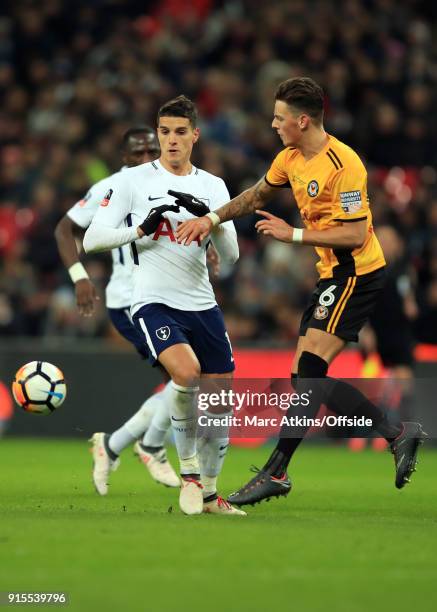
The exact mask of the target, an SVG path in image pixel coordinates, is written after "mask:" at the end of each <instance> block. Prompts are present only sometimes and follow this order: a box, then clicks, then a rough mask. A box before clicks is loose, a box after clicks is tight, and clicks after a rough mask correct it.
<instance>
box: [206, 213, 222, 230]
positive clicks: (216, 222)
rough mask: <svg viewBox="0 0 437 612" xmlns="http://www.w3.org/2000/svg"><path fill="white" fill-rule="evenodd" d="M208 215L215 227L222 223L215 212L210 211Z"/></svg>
mask: <svg viewBox="0 0 437 612" xmlns="http://www.w3.org/2000/svg"><path fill="white" fill-rule="evenodd" d="M206 216H207V217H208V219H211V223H212V226H213V227H216V225H220V217H219V216H218V215H217V214H216V213H215V212H209V213H208V214H207V215H206Z"/></svg>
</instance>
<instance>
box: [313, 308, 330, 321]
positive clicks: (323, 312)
mask: <svg viewBox="0 0 437 612" xmlns="http://www.w3.org/2000/svg"><path fill="white" fill-rule="evenodd" d="M328 314H329V310H328V309H327V308H326V306H321V305H319V306H317V307H316V309H315V310H314V318H315V319H317V320H318V321H322V320H323V319H326V317H327V316H328Z"/></svg>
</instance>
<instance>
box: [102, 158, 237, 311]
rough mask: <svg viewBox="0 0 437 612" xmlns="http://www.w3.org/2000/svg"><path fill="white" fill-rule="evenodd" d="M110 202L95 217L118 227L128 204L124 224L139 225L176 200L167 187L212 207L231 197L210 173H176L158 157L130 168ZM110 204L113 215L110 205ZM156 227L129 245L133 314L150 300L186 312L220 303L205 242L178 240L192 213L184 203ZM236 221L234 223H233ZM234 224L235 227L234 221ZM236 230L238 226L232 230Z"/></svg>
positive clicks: (219, 180) (122, 177)
mask: <svg viewBox="0 0 437 612" xmlns="http://www.w3.org/2000/svg"><path fill="white" fill-rule="evenodd" d="M112 189H113V194H112V198H111V202H110V204H109V206H108V207H107V210H106V211H105V212H103V211H102V214H100V211H99V213H98V218H97V219H96V221H98V222H99V223H100V222H101V223H102V225H105V224H108V221H109V222H110V223H111V225H112V226H113V227H116V224H117V222H118V218H117V211H118V210H119V209H120V208H121V207H123V206H124V207H125V211H126V224H127V225H129V226H133V227H136V226H137V225H139V224H140V223H142V222H143V221H144V219H145V218H146V217H147V215H148V213H149V211H150V210H151V209H152V208H154V207H157V206H162V205H164V204H174V201H175V198H174V197H172V196H169V195H168V194H167V191H168V190H169V189H173V190H175V191H182V192H184V193H190V194H191V195H193V196H195V197H197V198H199V199H202V200H204V201H205V203H206V204H207V205H208V206H209V207H210V209H211V210H214V209H215V208H218V207H220V206H221V205H222V204H223V203H225V202H227V201H228V200H229V193H228V190H227V189H226V186H225V184H224V182H223V181H222V180H221V179H220V178H218V177H216V176H213V175H212V174H209V173H208V172H205V171H203V170H200V169H198V168H194V167H193V170H192V172H191V174H189V175H186V176H177V175H175V174H172V173H170V172H168V171H167V170H165V169H164V168H163V167H162V166H161V164H160V163H159V162H158V161H155V162H150V163H147V164H143V165H142V166H137V167H136V168H130V169H129V170H126V171H125V172H123V175H122V176H119V177H118V178H117V181H116V183H114V187H112ZM111 207H112V209H113V212H114V216H113V215H111V214H108V213H110V211H109V209H110V208H111ZM164 217H165V218H164V219H163V220H162V221H161V222H160V225H159V226H158V228H157V230H156V231H155V232H154V233H153V234H151V235H150V236H147V237H144V238H142V239H139V240H137V241H135V242H134V243H132V244H131V248H132V255H133V260H134V269H135V268H136V269H135V272H134V290H133V294H132V314H134V313H135V312H136V311H137V310H139V309H140V308H141V307H142V306H144V305H146V304H153V303H160V304H166V305H167V306H170V307H172V308H177V309H179V310H187V311H200V310H207V309H209V308H213V307H214V306H215V305H216V304H217V302H216V300H215V296H214V291H213V289H212V286H211V283H210V281H209V276H208V270H207V267H206V248H205V247H206V244H207V243H208V239H207V240H205V241H203V244H200V241H196V242H193V243H192V244H191V245H190V246H185V245H181V244H178V243H177V241H176V237H175V231H176V229H177V226H178V224H179V223H181V222H182V221H185V220H186V219H192V218H193V215H191V214H190V213H188V212H187V211H186V210H185V209H184V208H183V207H181V208H180V212H178V213H177V212H173V211H168V212H165V213H164ZM231 225H232V224H231ZM232 228H233V225H232ZM233 231H235V230H234V228H233Z"/></svg>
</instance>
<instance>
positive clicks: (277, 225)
mask: <svg viewBox="0 0 437 612" xmlns="http://www.w3.org/2000/svg"><path fill="white" fill-rule="evenodd" d="M255 212H256V213H257V214H258V215H262V216H263V217H265V218H264V219H261V221H257V223H256V224H255V227H256V229H257V231H258V233H261V234H265V235H266V236H273V238H276V240H280V241H281V242H293V231H294V228H293V227H291V225H288V223H287V222H286V221H284V219H280V218H279V217H275V215H272V213H269V212H267V211H265V210H256V211H255Z"/></svg>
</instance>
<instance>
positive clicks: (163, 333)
mask: <svg viewBox="0 0 437 612" xmlns="http://www.w3.org/2000/svg"><path fill="white" fill-rule="evenodd" d="M155 333H156V335H157V337H158V338H159V339H160V340H167V339H168V338H169V337H170V328H169V326H168V325H164V327H160V328H159V329H157V330H156V332H155Z"/></svg>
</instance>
